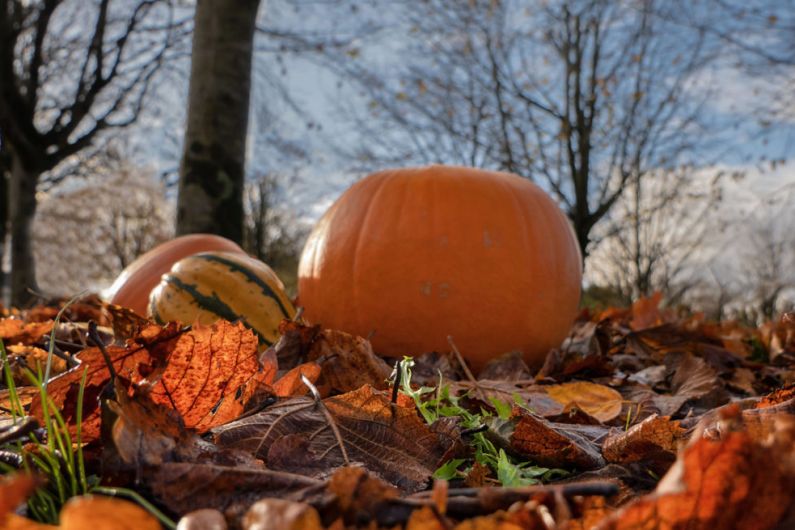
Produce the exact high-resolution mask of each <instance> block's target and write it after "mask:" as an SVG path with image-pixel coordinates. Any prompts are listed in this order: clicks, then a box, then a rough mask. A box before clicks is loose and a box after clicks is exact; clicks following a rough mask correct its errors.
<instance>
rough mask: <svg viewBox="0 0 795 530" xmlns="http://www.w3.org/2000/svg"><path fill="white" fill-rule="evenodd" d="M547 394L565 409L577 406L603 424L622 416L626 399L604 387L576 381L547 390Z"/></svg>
mask: <svg viewBox="0 0 795 530" xmlns="http://www.w3.org/2000/svg"><path fill="white" fill-rule="evenodd" d="M546 390H547V394H549V396H550V397H551V398H552V399H554V400H555V401H557V402H558V403H560V404H562V405H563V406H564V407H568V406H576V407H577V408H579V409H580V410H582V411H583V412H586V413H588V414H589V415H590V416H593V417H594V418H596V419H597V420H599V421H601V422H608V421H610V420H613V419H615V418H616V417H617V416H618V415H619V414H621V407H622V405H623V402H624V398H623V397H622V396H621V394H619V393H618V392H617V391H615V390H613V389H612V388H610V387H608V386H604V385H598V384H596V383H589V382H587V381H575V382H573V383H564V384H562V385H552V386H549V387H547V388H546Z"/></svg>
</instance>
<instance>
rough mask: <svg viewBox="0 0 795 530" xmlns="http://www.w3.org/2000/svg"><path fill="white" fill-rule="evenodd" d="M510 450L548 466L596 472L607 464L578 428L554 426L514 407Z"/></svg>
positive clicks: (561, 425) (581, 429)
mask: <svg viewBox="0 0 795 530" xmlns="http://www.w3.org/2000/svg"><path fill="white" fill-rule="evenodd" d="M513 414H514V417H515V420H514V421H515V422H516V423H515V426H514V430H513V433H512V434H511V435H510V444H511V448H512V449H513V450H514V451H516V452H517V453H519V454H521V455H523V456H526V457H528V458H529V459H530V460H532V461H533V462H537V463H538V464H540V465H542V466H546V467H563V468H577V469H582V470H587V469H595V468H598V467H601V466H603V465H604V463H605V462H604V459H603V458H602V456H601V454H600V453H599V450H598V448H597V446H596V444H595V443H594V442H593V441H592V439H590V438H589V437H587V436H584V435H583V434H582V433H583V432H584V429H583V428H579V426H576V425H563V424H553V423H551V422H548V421H546V420H544V419H543V418H540V417H538V416H535V415H534V414H531V413H529V412H528V411H526V410H524V409H521V408H519V407H514V409H513Z"/></svg>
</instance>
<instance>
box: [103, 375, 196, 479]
mask: <svg viewBox="0 0 795 530" xmlns="http://www.w3.org/2000/svg"><path fill="white" fill-rule="evenodd" d="M125 383H126V382H125V381H118V382H117V385H118V386H117V388H116V399H115V401H113V400H108V402H107V406H108V408H109V409H110V410H111V411H112V412H113V413H114V414H115V415H116V420H115V421H114V423H113V427H112V429H111V437H112V440H113V445H114V446H115V448H116V451H117V453H118V454H119V456H120V457H121V459H122V460H123V461H124V462H126V463H127V464H134V465H136V466H141V465H147V466H156V465H161V464H162V463H163V462H170V461H173V460H192V459H195V457H196V456H197V455H198V454H199V453H201V452H202V451H201V449H200V448H199V445H200V443H201V440H200V439H199V438H198V437H197V436H196V435H194V434H192V433H188V432H187V431H186V430H185V426H184V424H183V422H182V418H180V416H179V414H177V413H176V412H175V411H174V410H173V409H169V408H166V407H163V406H162V405H159V404H157V403H154V402H153V401H152V400H151V398H150V397H149V395H148V394H147V393H145V392H141V391H138V392H137V393H135V394H134V395H133V396H129V391H128V386H129V385H127V384H125Z"/></svg>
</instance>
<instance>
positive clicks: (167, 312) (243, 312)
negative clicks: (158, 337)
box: [149, 252, 295, 345]
mask: <svg viewBox="0 0 795 530" xmlns="http://www.w3.org/2000/svg"><path fill="white" fill-rule="evenodd" d="M149 316H151V317H152V318H153V319H154V320H155V321H156V322H159V323H161V324H164V323H166V322H171V321H177V322H183V323H185V324H193V323H194V322H197V321H198V322H199V323H201V324H212V323H213V322H215V321H216V320H218V319H220V318H223V319H226V320H229V321H232V322H234V321H240V322H242V323H243V325H245V326H246V327H248V328H250V329H251V330H252V331H254V333H256V334H257V336H258V337H259V340H260V343H262V344H265V345H271V344H273V343H274V342H276V340H277V339H278V338H279V323H280V322H281V321H282V320H283V319H285V318H290V319H291V318H293V317H294V316H295V308H294V307H293V304H292V302H291V301H290V298H289V297H288V296H287V294H286V293H285V292H284V285H283V284H282V282H281V280H279V278H278V276H276V273H275V272H273V270H272V269H271V268H270V267H268V266H267V265H266V264H265V263H263V262H261V261H259V260H258V259H255V258H252V257H250V256H247V255H241V254H238V253H234V252H202V253H199V254H194V255H192V256H188V257H186V258H183V259H181V260H179V261H178V262H176V263H175V264H174V266H173V267H172V268H171V270H170V271H169V272H168V273H166V274H164V275H163V277H162V279H161V280H160V283H159V284H158V285H157V286H156V287H155V288H154V289H153V290H152V293H151V295H150V296H149Z"/></svg>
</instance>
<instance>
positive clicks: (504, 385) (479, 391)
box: [437, 379, 565, 417]
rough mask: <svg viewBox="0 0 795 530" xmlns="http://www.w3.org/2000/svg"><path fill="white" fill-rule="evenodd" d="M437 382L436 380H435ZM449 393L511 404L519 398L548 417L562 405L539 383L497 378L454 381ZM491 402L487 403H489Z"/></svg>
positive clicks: (557, 412)
mask: <svg viewBox="0 0 795 530" xmlns="http://www.w3.org/2000/svg"><path fill="white" fill-rule="evenodd" d="M437 383H438V382H437ZM449 387H450V393H451V395H453V396H462V395H464V394H466V393H467V392H469V396H470V397H478V396H482V397H483V398H485V399H487V400H491V399H497V400H499V401H501V402H503V403H507V404H509V405H513V404H514V403H515V402H516V398H517V397H518V398H520V399H521V400H522V401H523V402H524V403H523V404H527V408H528V409H530V410H532V411H533V412H534V413H536V414H538V415H540V416H544V417H548V416H556V415H558V414H562V413H563V410H564V408H565V407H564V406H563V405H562V404H561V403H560V402H558V401H556V400H554V399H553V398H552V397H551V396H550V395H549V394H547V393H546V392H545V389H546V388H547V387H545V386H541V385H532V384H531V385H527V384H517V383H515V382H510V381H497V380H490V379H487V380H478V381H477V382H474V383H473V382H471V381H454V382H452V383H450V384H449ZM490 404H491V403H487V405H490Z"/></svg>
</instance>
